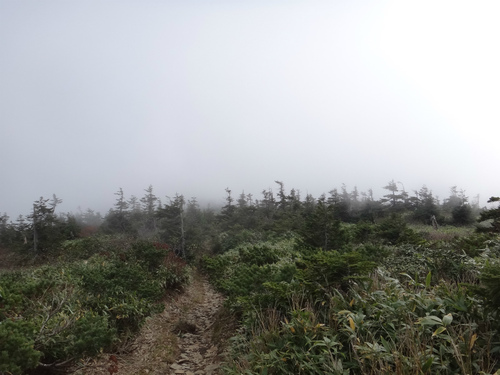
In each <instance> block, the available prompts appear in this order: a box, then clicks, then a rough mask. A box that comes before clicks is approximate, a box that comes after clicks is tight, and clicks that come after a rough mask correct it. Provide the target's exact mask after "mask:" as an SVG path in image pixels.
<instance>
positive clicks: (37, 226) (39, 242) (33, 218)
mask: <svg viewBox="0 0 500 375" xmlns="http://www.w3.org/2000/svg"><path fill="white" fill-rule="evenodd" d="M61 202H62V200H61V199H59V198H58V197H56V195H55V194H53V196H52V199H44V198H43V197H40V199H39V200H38V201H35V202H34V203H33V212H32V213H31V214H30V215H28V217H27V218H28V220H29V221H30V222H31V226H30V229H31V232H32V242H31V243H32V246H33V251H34V252H35V254H38V253H39V252H41V251H45V250H49V249H50V248H51V247H53V246H56V245H58V244H59V242H60V241H61V240H62V239H63V238H64V234H63V233H62V225H61V224H62V223H61V221H60V220H59V219H58V218H57V216H56V215H55V210H56V207H57V205H58V204H59V203H61Z"/></svg>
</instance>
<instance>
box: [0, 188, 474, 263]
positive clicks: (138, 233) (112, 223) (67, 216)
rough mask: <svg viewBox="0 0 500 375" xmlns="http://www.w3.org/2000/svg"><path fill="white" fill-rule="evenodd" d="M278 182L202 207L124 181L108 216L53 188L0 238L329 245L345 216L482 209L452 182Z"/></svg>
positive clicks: (216, 246)
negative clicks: (268, 238) (327, 185)
mask: <svg viewBox="0 0 500 375" xmlns="http://www.w3.org/2000/svg"><path fill="white" fill-rule="evenodd" d="M275 183H276V186H275V189H265V190H262V191H261V193H260V195H257V196H254V195H253V194H251V193H246V192H241V193H239V194H235V193H233V192H232V191H231V190H230V189H229V188H227V189H226V190H225V192H226V198H225V205H224V206H223V207H221V208H218V209H213V208H202V207H200V204H199V203H198V201H197V199H196V198H194V197H193V198H189V199H186V198H185V197H184V195H182V194H175V195H174V196H173V197H168V196H167V197H165V198H163V199H160V198H159V197H158V196H156V195H155V193H154V190H153V186H151V185H150V186H149V187H148V188H147V189H145V190H144V195H143V196H142V197H140V198H139V197H136V196H133V195H132V196H130V197H126V195H125V192H124V191H123V189H122V188H120V189H119V190H118V191H117V192H116V193H115V203H114V205H113V208H111V209H110V210H109V211H108V212H107V213H106V214H105V215H104V216H103V215H101V214H100V213H99V212H95V211H93V210H92V209H88V210H87V211H85V212H82V211H80V212H78V213H76V214H74V213H56V208H57V205H58V204H59V203H61V202H62V200H61V199H59V198H58V197H57V196H56V195H53V197H52V199H44V198H43V197H41V198H40V199H39V200H37V201H35V202H34V203H33V211H32V212H31V213H28V214H27V215H26V216H22V215H20V216H19V217H18V218H17V219H16V220H15V221H12V220H10V218H9V216H8V215H7V214H6V213H4V214H3V215H2V216H1V217H0V245H1V246H3V247H6V248H10V249H16V250H22V251H28V252H30V251H33V252H34V253H35V254H43V253H46V252H49V251H50V250H51V249H55V248H57V246H59V244H60V243H61V242H62V241H65V240H70V239H74V238H78V237H87V236H90V235H92V234H94V233H98V232H99V233H104V234H120V233H121V234H127V235H131V236H133V237H137V238H143V239H154V240H158V241H162V242H164V243H167V244H168V245H169V246H171V248H172V249H174V250H175V252H176V253H177V254H178V255H181V256H183V257H187V256H191V255H193V254H194V253H196V251H199V250H201V249H207V248H208V247H210V248H211V249H212V250H214V251H216V252H217V251H222V250H224V249H225V248H227V247H230V246H231V244H230V243H229V242H230V241H229V240H224V238H226V237H225V235H224V234H228V233H235V232H238V236H250V237H251V236H254V237H255V236H259V235H261V234H262V233H265V232H267V231H273V232H274V233H284V232H287V231H290V232H296V233H299V234H301V235H302V236H303V237H304V238H305V239H307V241H308V242H309V243H310V244H311V245H313V246H319V247H322V248H323V249H324V250H331V249H335V248H337V247H338V246H339V245H340V244H341V242H342V236H339V230H340V229H339V228H340V226H339V225H340V223H342V222H344V223H352V224H355V223H371V224H373V223H377V222H380V221H382V220H384V219H386V218H390V217H393V218H394V217H398V218H399V219H401V220H403V221H404V222H406V223H419V224H424V225H433V226H435V227H436V226H441V225H455V226H462V225H470V224H472V223H474V222H476V220H477V218H478V217H479V215H480V212H481V208H480V207H479V204H478V202H479V199H478V198H476V199H473V200H470V199H469V197H468V196H466V194H465V192H464V191H463V190H460V189H459V188H457V187H456V186H453V187H452V188H451V189H450V195H449V197H447V198H446V199H444V200H442V201H439V200H438V199H437V198H436V197H435V196H434V195H433V193H432V190H430V189H429V188H428V187H426V186H422V187H421V188H420V189H419V190H414V191H412V192H408V191H407V190H405V187H404V185H403V184H402V183H401V182H395V181H394V180H392V181H390V182H388V184H387V185H386V186H384V189H385V190H386V192H387V194H385V195H383V196H382V197H381V198H379V199H375V198H374V196H373V192H372V190H371V189H370V190H368V191H367V192H359V191H358V189H357V188H356V187H354V188H353V189H352V190H351V191H349V190H348V189H347V187H346V186H345V185H342V186H341V188H340V189H336V188H335V189H333V190H331V191H329V192H328V193H327V194H322V195H320V196H319V197H313V196H312V195H310V194H307V195H305V196H302V195H301V193H300V191H299V190H296V189H293V188H292V189H290V190H287V189H286V188H285V184H284V183H283V182H281V181H275ZM245 231H246V232H245ZM259 233H260V234H259ZM221 234H222V235H221ZM227 238H234V236H232V237H227ZM393 240H394V241H397V238H396V239H393Z"/></svg>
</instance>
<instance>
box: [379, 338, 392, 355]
mask: <svg viewBox="0 0 500 375" xmlns="http://www.w3.org/2000/svg"><path fill="white" fill-rule="evenodd" d="M380 341H381V342H382V345H383V346H384V348H385V350H387V352H388V353H391V352H392V345H391V344H390V343H389V342H387V340H386V339H384V338H383V337H382V336H380Z"/></svg>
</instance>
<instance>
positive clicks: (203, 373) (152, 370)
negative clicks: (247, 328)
mask: <svg viewBox="0 0 500 375" xmlns="http://www.w3.org/2000/svg"><path fill="white" fill-rule="evenodd" d="M223 300H224V299H223V297H222V296H221V295H220V294H219V293H217V292H216V291H215V290H214V289H213V287H212V286H211V285H210V283H209V282H208V280H206V278H205V277H204V276H202V275H200V274H199V273H198V272H196V271H194V272H193V280H192V281H191V283H190V284H189V285H188V286H186V287H185V289H184V291H183V292H181V293H176V294H172V295H170V296H168V297H167V299H166V301H165V310H164V311H163V312H162V313H160V314H157V315H154V316H151V317H149V318H147V319H146V322H145V323H144V325H143V327H142V328H141V330H140V333H139V334H138V336H137V337H136V338H135V339H133V340H132V341H131V342H130V343H129V344H128V345H127V346H126V347H124V348H122V349H121V350H120V352H119V353H114V354H103V355H102V356H100V357H98V358H90V359H86V360H84V361H80V362H79V363H78V364H77V365H76V366H75V367H74V371H73V372H72V374H74V375H84V374H85V375H87V374H88V375H101V374H109V375H113V374H118V375H145V374H179V375H181V374H185V375H215V374H218V370H219V366H220V362H221V360H222V351H223V348H222V345H221V340H220V337H217V338H216V339H214V330H221V327H218V328H217V327H216V326H218V325H220V323H219V324H215V323H216V322H217V321H218V320H221V319H218V318H217V315H218V312H219V311H220V310H221V307H222V304H223ZM221 323H223V322H221ZM229 325H230V324H229ZM228 328H229V327H228ZM223 329H224V328H223ZM223 335H224V333H223ZM226 335H227V332H226ZM215 336H219V335H217V334H216V335H215Z"/></svg>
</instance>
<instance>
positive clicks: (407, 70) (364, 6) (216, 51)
mask: <svg viewBox="0 0 500 375" xmlns="http://www.w3.org/2000/svg"><path fill="white" fill-rule="evenodd" d="M499 19H500V2H498V1H496V0H494V1H456V0H453V1H436V0H433V1H399V0H394V1H340V0H329V1H314V0H313V1H311V0H309V1H272V0H271V1H269V0H268V1H263V0H262V1H260V0H252V1H236V0H215V1H194V0H182V1H181V0H178V1H166V0H165V1H159V0H155V1H153V0H141V1H124V0H120V1H90V0H81V1H51V0H45V1H38V0H37V1H23V0H16V1H6V0H0V160H1V164H0V213H2V212H7V213H8V214H9V215H10V216H11V219H15V217H17V215H18V214H27V213H29V210H30V209H31V207H32V202H33V201H34V200H37V199H38V198H39V197H40V196H44V197H47V198H49V197H51V196H52V194H53V193H55V194H57V196H59V197H60V198H62V199H63V204H62V205H61V208H60V211H65V212H66V211H73V212H75V211H76V209H77V207H79V206H80V207H81V208H82V209H83V210H85V209H87V208H92V209H95V210H98V211H101V212H102V213H105V212H106V211H107V209H108V208H110V207H111V206H112V205H113V204H114V200H115V198H116V197H115V196H114V195H113V193H115V192H116V191H117V190H118V189H119V188H120V187H122V188H123V190H124V192H125V195H126V196H127V197H129V196H130V195H136V196H138V197H141V196H142V195H143V194H144V189H146V188H147V187H148V186H149V185H150V184H151V185H153V188H154V192H155V194H156V195H157V196H159V197H161V198H163V199H164V197H165V196H166V195H168V196H173V195H174V194H175V193H176V192H177V193H180V194H184V195H185V196H186V197H192V196H196V197H198V199H199V200H201V201H210V200H211V201H213V202H214V203H220V202H222V201H223V200H224V197H225V192H224V189H225V188H226V187H229V188H230V189H232V191H233V193H234V194H235V195H237V194H239V193H240V192H241V191H242V190H245V192H246V193H253V194H254V197H255V198H260V192H261V191H262V190H263V189H266V188H268V187H272V188H275V187H276V184H275V183H274V181H275V180H280V181H283V182H284V183H285V187H286V188H287V190H288V189H291V188H295V189H299V190H300V191H301V192H302V194H303V195H305V194H306V193H311V194H313V195H314V196H315V197H317V196H319V195H320V194H321V193H323V192H328V191H329V190H331V189H332V188H335V187H337V188H340V187H341V185H342V184H343V183H345V184H346V186H347V188H348V190H349V191H350V190H352V189H353V188H354V186H357V187H358V189H359V190H360V191H366V190H368V189H369V188H372V189H373V190H374V192H375V197H376V198H380V196H381V195H382V194H384V191H383V189H382V187H383V186H385V185H387V182H389V181H390V180H392V179H394V180H395V181H401V182H402V183H403V184H404V186H405V188H406V190H407V191H410V192H412V191H413V190H418V189H420V188H421V187H422V185H424V184H425V185H427V187H429V188H430V189H432V190H433V192H434V194H435V195H438V196H439V197H440V198H441V199H442V198H446V197H447V196H448V192H449V188H450V187H451V186H454V185H457V186H458V187H459V188H461V189H465V190H466V194H467V195H469V196H470V197H471V198H472V197H473V196H475V195H477V194H480V197H481V202H482V203H483V204H484V203H485V202H486V200H487V198H488V197H490V196H492V195H500V174H499V173H498V166H499V163H500V151H499V149H498V143H499V140H500V113H499V111H500V105H499V103H500V48H499V37H500V22H498V20H499ZM164 201H165V199H164Z"/></svg>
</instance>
